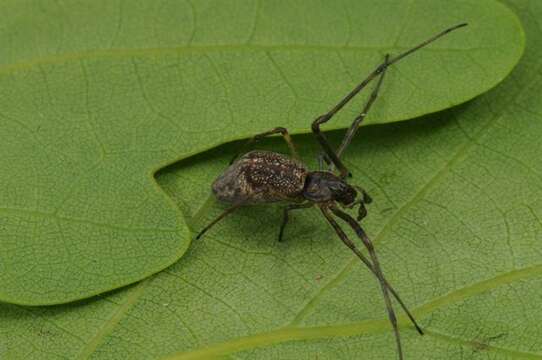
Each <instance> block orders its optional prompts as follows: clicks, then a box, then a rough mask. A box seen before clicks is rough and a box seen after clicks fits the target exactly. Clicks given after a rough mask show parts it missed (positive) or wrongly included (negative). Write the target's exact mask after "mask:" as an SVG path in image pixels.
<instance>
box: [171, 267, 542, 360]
mask: <svg viewBox="0 0 542 360" xmlns="http://www.w3.org/2000/svg"><path fill="white" fill-rule="evenodd" d="M541 274H542V264H540V265H535V266H531V267H528V268H524V269H521V270H513V271H510V272H508V273H504V274H501V275H498V276H496V277H494V278H491V279H489V280H484V281H481V282H479V283H476V284H474V285H470V286H467V287H464V288H462V289H459V290H456V291H453V292H451V293H449V294H447V295H444V296H442V297H440V298H437V299H435V300H433V301H431V302H429V303H426V304H424V305H422V306H420V307H418V308H416V309H414V311H413V313H414V315H415V316H417V317H423V316H425V315H428V314H430V313H432V312H433V311H434V310H435V309H437V308H440V307H444V306H446V305H450V304H453V303H455V302H459V301H461V300H464V299H466V298H468V297H470V296H474V295H478V294H481V293H484V292H487V291H490V290H493V289H495V288H497V287H499V286H502V285H506V284H510V283H513V282H515V281H518V280H524V279H528V278H531V277H535V276H537V275H541ZM399 322H400V325H402V326H401V327H403V328H405V327H404V325H405V324H407V323H408V321H407V319H406V317H405V316H404V315H403V316H400V317H399ZM407 329H410V328H407ZM387 330H389V322H388V321H387V319H383V320H366V321H361V322H357V323H351V324H342V325H330V326H313V327H302V328H300V327H293V326H285V327H283V328H281V329H278V330H273V331H269V332H264V333H259V334H255V335H250V336H245V337H240V338H236V339H233V340H228V341H225V342H223V343H218V344H213V345H210V346H206V347H202V348H199V349H194V350H191V351H187V352H181V353H177V354H175V355H172V356H171V357H168V359H185V360H186V359H206V358H209V357H210V356H218V355H227V354H231V353H235V352H239V351H242V350H248V349H252V348H255V347H262V346H268V345H272V344H278V343H284V342H289V341H296V340H316V339H325V338H328V337H337V336H338V337H343V336H344V337H347V336H354V335H362V334H374V333H379V332H384V331H387ZM426 334H427V335H429V336H432V337H434V338H436V339H439V340H445V341H447V342H454V343H460V344H462V345H467V346H475V345H477V344H478V345H479V344H483V343H482V342H477V343H474V342H473V341H467V340H463V339H461V338H459V337H452V336H449V335H444V334H441V333H438V332H436V331H432V330H426ZM483 345H486V346H487V348H486V351H492V352H497V353H503V354H507V355H510V356H516V358H520V359H540V358H542V357H541V356H540V355H536V354H533V353H527V352H521V351H516V350H510V349H505V348H500V347H495V346H491V345H489V344H483Z"/></svg>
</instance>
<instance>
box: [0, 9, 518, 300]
mask: <svg viewBox="0 0 542 360" xmlns="http://www.w3.org/2000/svg"><path fill="white" fill-rule="evenodd" d="M0 13H1V14H2V15H0V24H1V25H0V43H2V44H5V46H3V53H4V54H5V56H3V57H2V60H1V61H2V62H3V65H2V66H1V67H0V109H1V110H0V119H1V120H0V121H1V122H2V126H1V127H0V137H1V138H2V139H3V140H2V142H1V143H0V154H1V156H0V167H1V169H2V176H1V178H0V242H1V243H0V245H1V247H2V252H1V253H0V284H2V286H1V287H0V299H1V300H2V301H6V302H13V303H18V304H55V303H62V302H67V301H71V300H75V299H81V298H85V297H89V296H91V295H94V294H97V293H101V292H104V291H107V290H110V289H114V288H117V287H120V286H123V285H126V284H129V283H132V282H135V281H137V280H141V279H143V278H145V277H147V276H149V275H151V274H153V273H156V272H158V271H159V270H162V269H163V268H165V267H167V266H168V265H170V264H172V263H173V262H175V261H176V260H177V259H178V258H179V257H181V255H182V254H183V253H184V252H185V250H186V248H187V247H188V245H189V239H190V233H189V231H188V229H187V226H186V224H185V222H184V220H183V218H182V217H181V214H180V212H179V211H178V209H177V208H176V207H175V206H174V204H172V203H171V201H170V200H169V198H168V197H167V196H165V194H164V193H163V192H162V191H161V190H160V189H159V188H158V187H157V186H156V183H155V180H154V179H153V174H154V173H155V172H156V171H157V170H158V169H159V168H161V167H163V166H164V165H165V164H168V163H172V162H174V161H177V160H179V159H181V158H185V157H187V156H189V155H191V154H194V153H198V152H201V151H202V150H204V149H207V148H210V147H212V146H215V145H217V144H220V143H223V142H225V141H227V140H231V139H238V138H242V137H247V136H249V135H251V134H253V133H254V132H256V131H261V130H263V129H266V128H269V127H270V126H277V125H284V126H288V127H289V128H290V129H291V130H293V131H296V132H306V131H308V124H309V121H310V120H311V119H312V118H314V117H315V116H316V115H318V114H319V113H321V112H323V111H325V109H328V108H330V106H332V105H333V103H334V102H336V101H337V100H338V99H339V98H340V97H341V96H343V95H344V94H345V93H346V91H347V90H348V89H350V88H351V87H352V86H353V85H354V84H355V83H356V82H357V81H359V79H361V78H362V77H363V76H364V75H365V74H366V73H367V72H368V71H369V70H370V69H372V68H373V67H374V66H375V65H376V64H377V63H378V62H379V61H381V59H382V57H383V54H384V53H385V52H391V53H395V54H397V53H398V52H400V51H403V50H404V49H406V48H408V47H410V46H412V45H413V44H416V43H418V42H420V41H422V40H424V39H426V38H428V37H429V36H430V35H433V34H434V33H436V32H437V31H440V30H442V29H444V28H445V27H447V26H450V25H453V24H456V23H458V22H463V21H468V22H469V23H470V27H469V28H467V29H462V30H461V31H457V32H455V33H453V34H451V35H448V36H447V37H446V38H444V39H441V40H439V41H438V42H437V43H435V44H432V45H431V46H430V47H429V48H427V49H424V50H423V51H420V52H419V53H417V54H415V55H412V57H410V58H409V59H408V60H405V61H404V62H403V63H402V64H400V66H396V67H394V68H393V69H392V70H390V73H389V76H387V80H386V83H385V86H384V89H383V94H385V96H383V98H382V99H381V100H380V101H379V105H378V106H377V107H376V108H375V111H374V112H373V113H372V114H371V116H370V119H369V120H371V121H373V122H390V121H396V120H404V119H408V118H410V117H413V116H417V115H421V114H425V113H429V112H434V111H437V110H440V109H443V108H446V107H449V106H452V105H455V104H458V103H461V102H464V101H466V100H468V99H471V98H472V97H474V96H476V95H478V94H480V93H482V92H484V91H486V90H488V89H489V88H491V87H493V86H494V85H495V84H497V83H498V82H500V81H501V80H502V79H503V78H504V77H505V76H506V75H507V73H508V72H509V71H510V70H511V68H512V67H513V66H514V65H515V63H516V62H517V61H518V59H519V57H520V55H521V53H522V51H523V41H524V40H523V33H522V30H521V26H520V25H519V22H518V21H517V19H516V17H515V16H514V15H513V13H512V12H510V11H509V10H508V9H506V8H505V7H504V6H502V5H500V4H498V3H496V2H494V1H489V0H484V1H480V0H469V1H460V2H449V1H433V0H431V1H424V2H415V3H412V4H407V3H406V2H403V1H390V2H387V3H384V4H381V2H378V3H374V2H371V1H357V0H356V1H354V0H352V1H344V2H340V3H333V5H332V3H329V2H324V1H321V2H314V3H312V4H308V3H307V2H304V1H303V2H297V3H293V4H292V3H290V2H288V3H279V2H257V1H248V2H245V3H242V2H238V3H235V4H232V3H230V2H227V3H226V2H221V3H220V2H217V3H207V2H202V1H197V2H196V1H194V2H191V1H186V2H156V1H151V0H147V1H137V2H135V1H131V2H129V3H125V2H121V1H119V2H111V1H92V2H90V1H69V2H62V3H58V2H47V3H43V2H39V1H37V2H8V3H4V4H3V5H2V11H0ZM405 14H406V15H405ZM427 14H431V16H430V17H428V16H427ZM359 100H361V99H359ZM360 104H361V103H360V102H359V101H358V102H357V103H355V104H354V105H353V106H354V107H350V108H349V109H348V110H347V111H344V112H343V114H341V116H340V117H339V118H338V119H337V121H335V120H334V122H333V124H331V125H330V127H329V128H338V127H343V126H345V125H346V124H347V123H348V121H350V119H351V117H352V114H353V113H354V111H359V110H357V109H359V108H360V106H361V105H360ZM208 180H209V179H207V178H206V179H205V183H207V182H208ZM199 181H202V179H199Z"/></svg>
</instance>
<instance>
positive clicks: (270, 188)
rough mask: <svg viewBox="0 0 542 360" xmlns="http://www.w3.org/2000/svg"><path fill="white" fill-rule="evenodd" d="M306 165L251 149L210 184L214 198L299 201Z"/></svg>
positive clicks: (236, 202)
mask: <svg viewBox="0 0 542 360" xmlns="http://www.w3.org/2000/svg"><path fill="white" fill-rule="evenodd" d="M307 172H308V170H307V168H306V167H305V165H303V164H302V163H301V162H300V161H297V160H294V159H291V158H289V157H287V156H285V155H282V154H279V153H275V152H270V151H260V150H257V151H251V152H249V153H247V154H245V155H243V156H242V157H241V158H239V159H238V160H237V161H236V162H234V163H233V164H232V165H231V166H230V167H228V168H227V169H226V171H224V173H223V174H222V175H221V176H219V177H218V178H217V179H216V180H215V182H214V183H213V192H214V194H215V196H216V197H217V198H218V200H220V201H223V202H228V203H233V204H240V203H243V204H255V203H264V202H276V201H293V202H295V201H301V200H302V192H303V187H304V185H305V179H306V177H307Z"/></svg>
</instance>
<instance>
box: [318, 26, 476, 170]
mask: <svg viewBox="0 0 542 360" xmlns="http://www.w3.org/2000/svg"><path fill="white" fill-rule="evenodd" d="M466 25H467V24H465V23H463V24H459V25H455V26H453V27H451V28H449V29H446V30H444V31H442V32H440V33H438V34H437V35H435V36H433V37H431V38H429V39H428V40H426V41H424V42H422V43H420V44H419V45H417V46H415V47H413V48H411V49H409V50H407V51H405V52H403V53H401V54H399V55H397V56H396V57H393V58H391V59H387V60H385V61H384V62H383V63H382V64H380V65H378V66H377V67H376V68H375V69H374V70H373V71H372V72H371V73H370V74H369V75H368V76H367V77H366V78H365V79H364V80H363V81H361V82H360V83H359V84H358V85H357V86H356V87H355V88H354V89H353V90H352V91H351V92H350V93H348V95H346V96H345V97H344V98H343V99H342V100H341V101H339V103H338V104H337V105H335V106H334V107H333V108H332V109H331V110H330V111H329V112H328V113H326V114H324V115H321V116H319V117H317V118H316V120H314V121H313V123H312V132H313V133H314V135H315V136H316V139H317V140H318V142H319V143H320V145H321V146H322V150H323V151H324V153H325V154H326V155H327V156H328V157H329V160H330V161H331V162H332V163H333V165H334V166H335V167H336V168H337V169H338V170H339V173H340V176H341V178H343V179H344V178H345V177H346V176H347V175H348V170H347V169H346V167H345V166H344V164H343V163H342V162H341V160H340V159H339V156H337V154H336V153H335V152H334V151H333V149H332V147H331V145H330V144H329V142H328V141H327V139H326V137H325V136H324V134H322V132H321V131H320V125H322V124H324V123H326V122H328V121H329V120H330V119H331V118H332V117H333V116H334V115H335V114H336V113H337V112H339V110H341V109H342V108H343V107H344V106H345V105H346V104H348V102H350V100H352V98H354V97H355V96H356V95H357V94H358V93H359V92H360V91H361V90H363V89H364V88H365V87H366V86H367V84H369V83H370V82H371V81H372V80H374V79H375V78H376V77H377V76H379V75H380V74H381V73H382V72H383V71H384V70H385V69H386V68H387V67H388V66H390V65H392V64H394V63H396V62H398V61H399V60H401V59H403V58H404V57H406V56H408V55H410V54H412V53H413V52H415V51H416V50H418V49H420V48H422V47H424V46H426V45H428V44H429V43H431V42H433V41H435V40H436V39H438V38H440V37H441V36H444V35H446V34H447V33H449V32H451V31H453V30H455V29H458V28H460V27H463V26H466ZM346 145H348V144H346Z"/></svg>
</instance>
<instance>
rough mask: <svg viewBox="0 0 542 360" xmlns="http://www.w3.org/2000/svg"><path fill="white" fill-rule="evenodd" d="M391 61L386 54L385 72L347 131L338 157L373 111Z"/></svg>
mask: <svg viewBox="0 0 542 360" xmlns="http://www.w3.org/2000/svg"><path fill="white" fill-rule="evenodd" d="M389 59H390V55H389V54H386V56H385V57H384V70H382V72H381V74H380V76H379V77H378V82H377V84H376V86H375V88H374V89H373V92H372V93H371V96H370V97H369V99H368V100H367V103H366V104H365V107H364V108H363V111H362V112H361V114H359V115H358V116H357V117H356V118H355V119H354V122H353V123H352V125H350V128H349V129H348V130H347V131H346V134H345V136H344V139H343V141H342V143H341V145H340V146H339V148H338V149H337V157H339V158H340V157H341V155H342V154H343V152H344V150H345V149H346V147H347V146H348V145H350V143H351V142H352V138H353V137H354V135H356V132H357V131H358V129H359V126H360V124H361V122H362V121H363V119H365V117H366V116H367V114H368V113H369V110H371V106H372V105H373V103H374V102H375V100H376V98H377V97H378V92H379V91H380V87H381V86H382V82H383V81H384V75H385V74H386V69H387V68H388V61H389Z"/></svg>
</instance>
